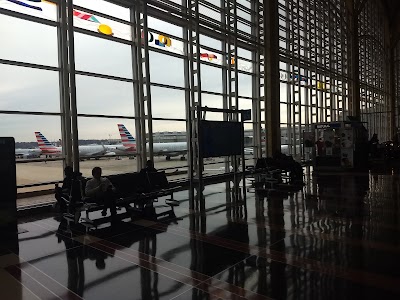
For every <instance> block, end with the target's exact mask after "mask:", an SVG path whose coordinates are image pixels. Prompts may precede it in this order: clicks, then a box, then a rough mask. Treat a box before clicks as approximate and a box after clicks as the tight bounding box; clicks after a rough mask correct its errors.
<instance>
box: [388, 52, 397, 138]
mask: <svg viewBox="0 0 400 300" xmlns="http://www.w3.org/2000/svg"><path fill="white" fill-rule="evenodd" d="M390 46H391V47H390V53H389V61H390V63H389V103H390V124H389V128H390V138H393V137H394V136H395V135H396V134H397V128H396V83H395V82H396V76H395V67H396V66H395V46H394V45H390Z"/></svg>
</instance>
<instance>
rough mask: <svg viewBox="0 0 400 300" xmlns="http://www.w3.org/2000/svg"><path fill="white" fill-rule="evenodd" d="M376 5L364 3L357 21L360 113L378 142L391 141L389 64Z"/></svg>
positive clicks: (382, 21) (381, 13)
mask: <svg viewBox="0 0 400 300" xmlns="http://www.w3.org/2000/svg"><path fill="white" fill-rule="evenodd" d="M381 4H382V3H380V2H379V1H375V0H369V1H366V3H365V5H364V6H363V8H362V10H361V13H360V15H359V18H358V26H359V60H360V62H359V66H360V110H361V117H362V120H363V121H364V122H367V126H368V131H369V134H370V136H372V134H374V133H377V134H378V138H379V139H380V140H381V141H387V140H389V139H390V138H392V137H391V129H390V121H389V120H390V103H389V94H388V93H389V63H388V59H389V56H388V47H386V46H385V45H386V44H387V38H385V35H386V34H385V33H386V31H385V18H384V8H383V7H382V5H381Z"/></svg>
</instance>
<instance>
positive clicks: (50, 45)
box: [0, 14, 58, 66]
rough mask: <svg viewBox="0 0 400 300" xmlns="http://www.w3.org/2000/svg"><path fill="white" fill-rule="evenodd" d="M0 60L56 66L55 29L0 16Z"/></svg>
mask: <svg viewBox="0 0 400 300" xmlns="http://www.w3.org/2000/svg"><path fill="white" fill-rule="evenodd" d="M0 24H7V25H3V26H0V36H1V39H2V41H3V42H2V45H1V47H0V58H1V59H7V60H15V61H21V62H27V63H33V64H39V65H47V66H58V54H57V53H58V52H57V51H58V50H57V49H58V48H57V28H56V27H51V26H48V25H42V24H38V23H34V22H30V21H25V20H21V19H18V18H13V17H9V16H5V15H2V14H0ZM10 28H12V30H10Z"/></svg>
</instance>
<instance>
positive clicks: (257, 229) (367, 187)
mask: <svg viewBox="0 0 400 300" xmlns="http://www.w3.org/2000/svg"><path fill="white" fill-rule="evenodd" d="M399 193H400V178H399V175H398V174H392V173H391V172H381V173H377V172H376V173H375V172H373V173H370V174H368V173H365V174H363V173H354V174H336V175H332V174H330V175H320V176H318V177H311V176H307V185H306V186H305V187H304V188H303V189H301V190H300V191H297V192H291V193H288V194H286V193H275V194H272V195H271V196H270V197H268V198H262V197H261V196H259V195H256V194H255V193H254V191H253V190H252V189H250V190H249V192H247V196H246V201H245V202H244V201H242V199H237V198H236V197H234V195H233V193H232V192H231V190H230V189H229V185H228V184H226V183H219V184H214V185H209V186H207V187H206V188H205V191H204V195H205V197H204V199H199V197H197V198H196V205H195V207H194V209H192V210H191V209H189V197H190V196H189V192H188V191H182V192H178V193H176V195H175V196H176V199H177V200H179V201H180V203H181V204H180V206H179V207H178V208H176V209H175V213H176V215H177V217H178V218H179V219H177V220H173V221H171V220H164V221H162V220H160V221H157V222H155V221H150V220H137V219H136V220H133V221H131V220H129V219H126V220H125V222H121V223H118V224H116V225H114V226H112V227H110V226H109V224H104V225H102V226H100V227H99V228H98V229H97V230H96V231H93V232H90V233H89V234H85V231H84V230H83V229H82V228H76V229H73V230H69V229H68V228H67V227H66V224H64V222H60V221H59V220H58V218H57V217H56V216H53V215H45V216H32V217H31V218H29V219H25V220H21V222H20V224H19V232H20V233H19V234H18V245H17V246H18V247H14V248H12V247H11V248H10V249H9V250H7V251H3V252H1V254H2V255H1V256H0V299H5V300H8V299H11V300H12V299H21V300H22V299H24V300H25V299H93V300H101V299H112V300H117V299H400V258H399V256H400V247H399V246H400V208H399ZM227 203H228V205H227ZM245 203H246V204H245ZM202 205H203V207H204V208H205V212H204V213H199V212H197V211H196V208H197V207H202ZM166 209H167V208H166V207H164V204H163V201H162V200H160V201H159V203H158V208H157V211H161V210H166ZM94 216H95V215H94Z"/></svg>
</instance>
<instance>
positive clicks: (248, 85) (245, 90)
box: [238, 74, 253, 97]
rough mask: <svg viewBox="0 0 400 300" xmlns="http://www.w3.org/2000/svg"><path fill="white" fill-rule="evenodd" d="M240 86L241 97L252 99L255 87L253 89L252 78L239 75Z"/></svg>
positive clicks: (239, 93)
mask: <svg viewBox="0 0 400 300" xmlns="http://www.w3.org/2000/svg"><path fill="white" fill-rule="evenodd" d="M238 80H239V81H238V86H239V92H238V95H239V96H244V97H252V95H253V91H252V89H253V87H252V81H253V80H252V77H251V76H250V75H245V74H239V78H238Z"/></svg>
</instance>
